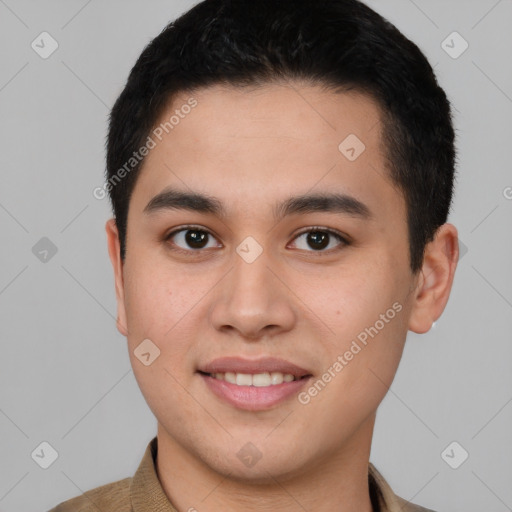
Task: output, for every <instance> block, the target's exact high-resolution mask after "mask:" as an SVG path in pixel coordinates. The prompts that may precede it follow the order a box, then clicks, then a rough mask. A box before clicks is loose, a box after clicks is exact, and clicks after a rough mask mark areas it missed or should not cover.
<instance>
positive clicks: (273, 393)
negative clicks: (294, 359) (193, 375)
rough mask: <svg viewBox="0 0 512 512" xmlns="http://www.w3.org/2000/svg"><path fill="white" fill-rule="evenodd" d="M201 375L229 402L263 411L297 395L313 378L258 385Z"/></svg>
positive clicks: (206, 382) (209, 386) (246, 408)
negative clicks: (242, 384) (240, 383)
mask: <svg viewBox="0 0 512 512" xmlns="http://www.w3.org/2000/svg"><path fill="white" fill-rule="evenodd" d="M199 375H200V377H201V378H202V379H203V381H204V382H205V384H206V385H207V386H208V388H209V389H210V391H212V392H213V393H214V394H215V395H217V396H218V397H219V398H222V399H223V400H225V401H226V402H228V403H229V404H231V405H233V406H235V407H237V408H239V409H245V410H247V411H262V410H264V409H269V408H270V407H273V406H275V405H277V404H279V403H281V402H283V401H284V400H286V399H287V398H289V397H290V396H292V395H296V394H297V393H298V392H299V390H300V389H301V388H302V387H304V386H305V385H306V383H307V382H308V381H309V379H310V378H311V377H305V378H302V379H299V380H293V381H291V382H283V383H282V384H275V385H272V386H265V387H258V386H237V385H236V384H231V383H230V382H227V381H225V380H220V379H216V378H215V377H210V376H209V375H205V374H203V373H200V374H199Z"/></svg>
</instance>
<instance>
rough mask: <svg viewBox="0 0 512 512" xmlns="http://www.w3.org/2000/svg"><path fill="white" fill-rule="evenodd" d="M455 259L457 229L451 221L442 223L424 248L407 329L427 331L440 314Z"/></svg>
mask: <svg viewBox="0 0 512 512" xmlns="http://www.w3.org/2000/svg"><path fill="white" fill-rule="evenodd" d="M458 260H459V243H458V234H457V229H456V228H455V226H453V225H452V224H443V225H442V226H441V227H439V229H438V230H437V232H436V234H435V237H434V239H433V240H432V242H430V243H429V244H427V246H426V248H425V256H424V259H423V266H422V268H421V270H420V275H419V276H418V281H417V285H416V288H415V291H414V300H413V305H412V311H411V315H410V317H409V329H410V330H411V331H413V332H416V333H418V334H423V333H425V332H428V331H429V330H430V328H431V327H432V324H433V323H434V322H435V321H436V320H437V319H438V318H439V317H440V316H441V314H442V312H443V311H444V308H445V306H446V303H447V302H448V298H449V296H450V292H451V289H452V284H453V277H454V275H455V269H456V267H457V262H458Z"/></svg>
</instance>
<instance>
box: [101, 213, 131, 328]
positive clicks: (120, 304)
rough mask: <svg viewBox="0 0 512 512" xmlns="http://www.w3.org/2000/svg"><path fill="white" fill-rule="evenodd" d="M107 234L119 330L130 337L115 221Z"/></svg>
mask: <svg viewBox="0 0 512 512" xmlns="http://www.w3.org/2000/svg"><path fill="white" fill-rule="evenodd" d="M105 231H106V233H107V246H108V254H109V256H110V261H111V263H112V268H113V270H114V279H115V287H116V299H117V330H118V331H119V332H120V333H121V334H122V335H123V336H127V335H128V329H127V327H126V325H127V324H126V310H125V303H124V278H123V262H122V260H121V250H120V248H121V244H120V242H119V231H118V229H117V225H116V221H115V219H110V220H108V221H107V223H106V225H105Z"/></svg>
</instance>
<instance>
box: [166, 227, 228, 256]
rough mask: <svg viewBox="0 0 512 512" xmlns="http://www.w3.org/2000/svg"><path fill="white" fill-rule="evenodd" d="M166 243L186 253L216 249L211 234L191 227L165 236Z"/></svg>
mask: <svg viewBox="0 0 512 512" xmlns="http://www.w3.org/2000/svg"><path fill="white" fill-rule="evenodd" d="M166 241H168V242H171V243H172V245H175V246H177V247H178V248H179V249H182V250H188V251H194V250H196V251H197V250H199V249H209V248H211V247H218V244H217V243H215V238H214V237H213V235H212V234H211V233H209V232H208V231H205V230H203V229H198V228H193V227H192V228H190V227H189V228H182V229H179V230H176V231H173V232H172V233H170V234H169V235H168V236H167V238H166ZM212 242H213V245H212Z"/></svg>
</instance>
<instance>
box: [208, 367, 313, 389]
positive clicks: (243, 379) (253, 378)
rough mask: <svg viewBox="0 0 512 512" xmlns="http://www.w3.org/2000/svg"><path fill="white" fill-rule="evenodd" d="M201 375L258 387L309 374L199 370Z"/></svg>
mask: <svg viewBox="0 0 512 512" xmlns="http://www.w3.org/2000/svg"><path fill="white" fill-rule="evenodd" d="M198 373H200V374H201V375H205V376H207V377H212V378H213V379H217V380H222V381H225V382H229V383H230V384H234V385H235V386H255V387H258V388H266V387H268V386H277V385H279V384H282V383H283V382H293V381H297V380H301V379H307V378H308V377H311V375H309V374H306V375H303V376H302V377H297V376H295V375H293V374H291V373H281V372H263V373H254V374H251V373H235V372H225V373H223V372H216V373H206V372H202V371H199V372H198Z"/></svg>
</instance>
